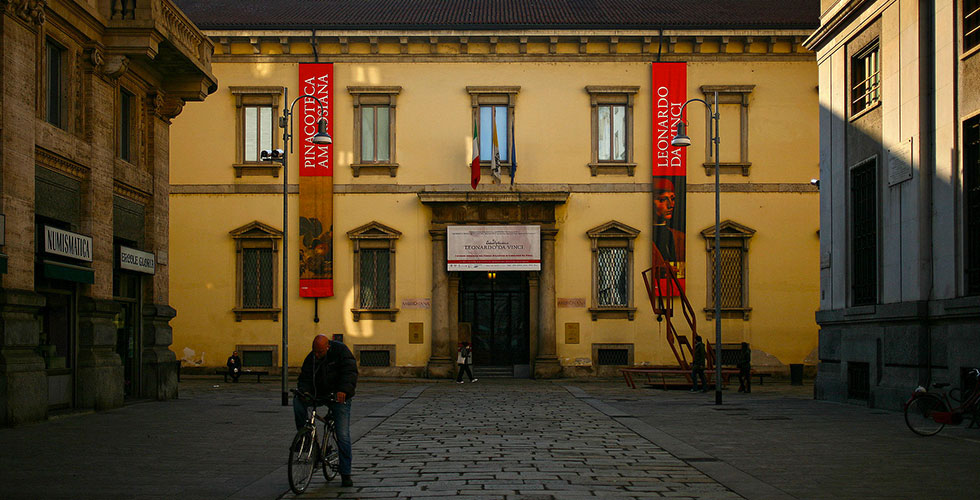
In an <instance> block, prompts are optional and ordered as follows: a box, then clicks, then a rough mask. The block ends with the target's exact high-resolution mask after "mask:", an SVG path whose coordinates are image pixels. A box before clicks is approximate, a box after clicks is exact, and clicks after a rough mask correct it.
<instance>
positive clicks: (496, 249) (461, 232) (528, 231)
mask: <svg viewBox="0 0 980 500" xmlns="http://www.w3.org/2000/svg"><path fill="white" fill-rule="evenodd" d="M446 246H447V249H448V255H447V259H446V260H447V270H449V271H540V270H541V228H540V226H448V227H446Z"/></svg>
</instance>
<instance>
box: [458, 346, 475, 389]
mask: <svg viewBox="0 0 980 500" xmlns="http://www.w3.org/2000/svg"><path fill="white" fill-rule="evenodd" d="M456 364H458V365H459V371H458V373H457V374H456V383H457V384H462V383H463V372H464V371H465V372H466V376H468V377H469V378H470V382H476V381H477V380H479V379H475V378H473V371H472V370H470V366H471V365H472V364H473V348H472V347H470V343H469V342H463V343H461V344H459V350H458V352H457V353H456Z"/></svg>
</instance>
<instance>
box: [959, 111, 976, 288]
mask: <svg viewBox="0 0 980 500" xmlns="http://www.w3.org/2000/svg"><path fill="white" fill-rule="evenodd" d="M963 191H964V198H966V200H965V202H966V206H965V207H964V208H965V212H966V213H965V214H964V224H965V225H966V228H965V231H964V232H965V233H966V234H965V235H964V237H965V240H966V242H965V245H966V269H965V271H966V293H967V294H968V295H978V294H980V116H977V117H974V118H972V119H970V120H968V121H967V122H966V123H964V124H963Z"/></svg>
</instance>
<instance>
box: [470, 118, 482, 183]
mask: <svg viewBox="0 0 980 500" xmlns="http://www.w3.org/2000/svg"><path fill="white" fill-rule="evenodd" d="M479 183H480V136H479V133H478V131H477V128H476V122H475V121H474V122H473V161H472V162H470V186H473V189H476V185H477V184H479Z"/></svg>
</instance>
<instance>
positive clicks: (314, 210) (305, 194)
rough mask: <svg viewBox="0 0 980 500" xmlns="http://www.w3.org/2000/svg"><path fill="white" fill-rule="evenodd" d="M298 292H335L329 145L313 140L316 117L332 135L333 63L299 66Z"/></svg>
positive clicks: (322, 294) (327, 294) (317, 294)
mask: <svg viewBox="0 0 980 500" xmlns="http://www.w3.org/2000/svg"><path fill="white" fill-rule="evenodd" d="M299 95H312V96H315V97H316V98H318V99H320V102H321V103H322V105H323V108H322V114H321V107H320V104H319V103H317V101H316V100H315V99H310V98H303V99H301V100H300V102H298V103H296V105H297V106H299V123H298V124H296V126H297V127H299V131H298V133H297V134H296V135H297V139H298V141H297V142H296V149H298V150H299V151H298V153H299V235H300V238H301V240H300V249H299V295H300V297H333V144H327V145H325V146H320V145H316V144H313V142H312V139H313V136H314V135H316V132H317V128H316V127H317V120H319V119H320V118H321V117H323V118H326V119H327V133H328V134H330V136H331V137H332V136H333V116H332V112H333V63H304V64H300V65H299Z"/></svg>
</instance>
